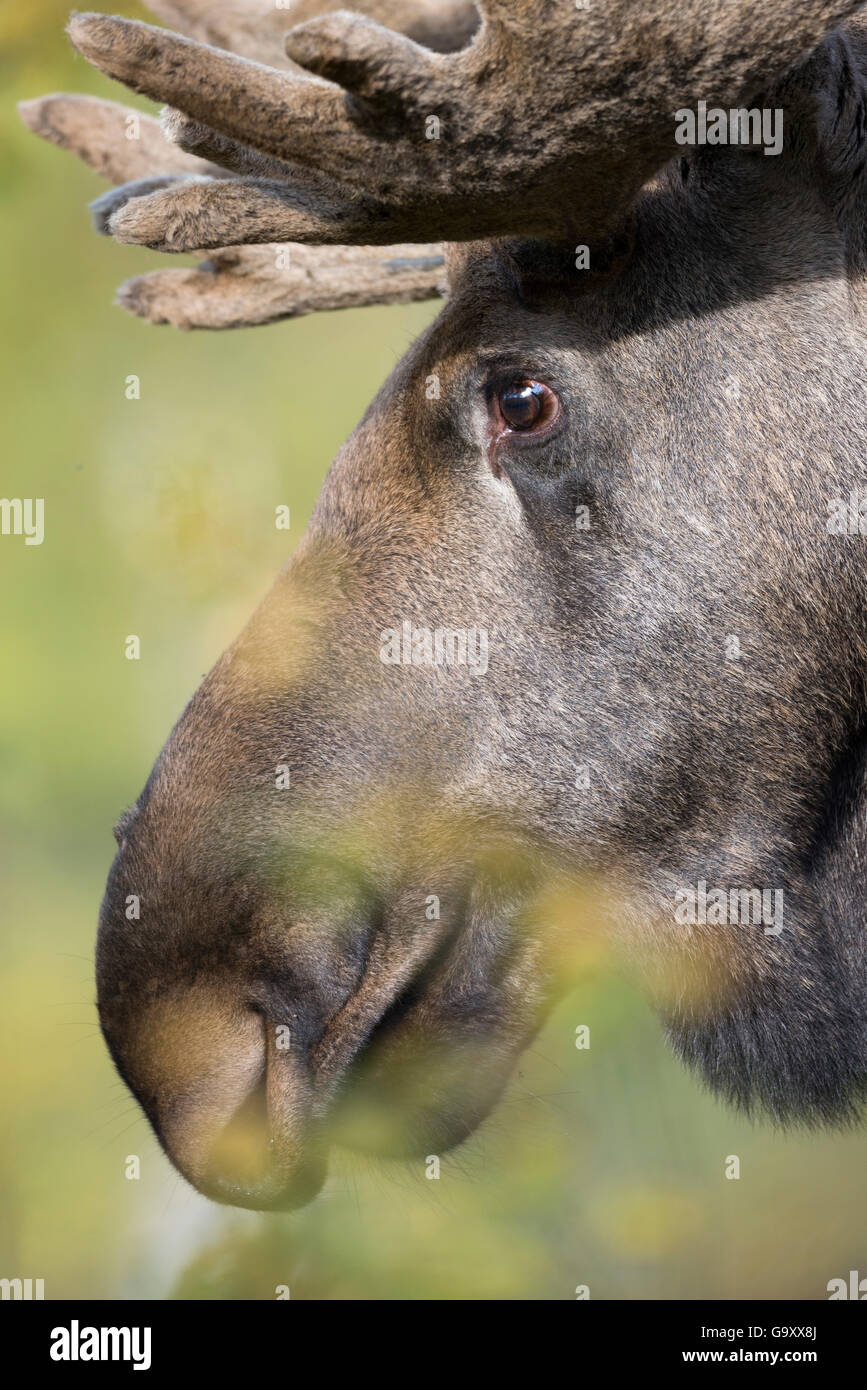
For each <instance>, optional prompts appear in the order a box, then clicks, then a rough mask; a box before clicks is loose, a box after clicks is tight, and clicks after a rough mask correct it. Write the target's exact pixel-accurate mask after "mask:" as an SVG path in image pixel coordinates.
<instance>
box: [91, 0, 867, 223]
mask: <svg viewBox="0 0 867 1390" xmlns="http://www.w3.org/2000/svg"><path fill="white" fill-rule="evenodd" d="M859 8H860V3H856V0H792V3H791V4H789V5H788V6H778V5H773V6H762V5H756V4H755V3H754V0H736V2H735V3H730V4H726V5H716V6H713V7H712V8H711V9H710V11H709V10H708V6H707V4H706V0H684V3H683V4H681V5H680V6H678V7H677V9H675V8H674V7H672V6H671V4H670V0H648V3H647V4H645V5H642V6H636V5H635V4H634V2H633V0H608V3H606V4H605V5H596V6H591V8H590V9H588V10H583V9H582V10H579V9H575V8H572V7H570V6H569V5H566V4H565V3H564V4H563V5H557V6H555V5H552V4H551V3H548V2H547V0H526V3H522V4H520V5H518V4H516V3H515V0H483V3H481V4H480V9H481V12H482V16H483V21H484V22H483V28H482V30H481V32H480V33H479V35H478V36H477V38H476V40H475V41H474V42H473V43H472V44H471V45H470V47H469V48H466V49H463V50H462V51H460V52H458V53H452V54H448V55H441V54H435V53H432V52H431V51H430V50H429V49H426V48H422V47H420V46H419V45H418V44H415V43H413V42H412V41H411V40H409V39H407V38H406V37H404V36H402V35H399V34H396V33H393V32H391V31H388V30H386V29H383V28H382V27H381V26H380V25H378V24H376V23H374V22H372V21H371V20H369V19H365V18H362V17H359V16H358V15H351V14H347V13H343V12H338V13H335V14H330V15H327V16H325V17H324V18H320V19H316V20H311V21H310V22H309V23H306V24H303V25H301V26H300V27H298V28H295V29H293V30H292V31H291V32H290V33H289V35H288V36H287V40H286V49H287V52H288V54H289V56H290V57H291V58H292V59H293V60H294V61H295V62H296V63H299V64H301V65H302V66H303V67H305V68H306V69H307V70H308V71H309V72H310V73H311V74H313V76H312V77H299V76H296V75H295V74H294V73H291V72H289V73H287V72H281V71H277V70H276V69H273V68H268V67H264V66H261V65H259V64H257V63H251V62H249V61H247V60H245V59H243V58H238V57H235V56H233V55H231V54H229V53H225V52H220V51H218V50H215V49H211V48H206V47H203V46H201V45H200V44H197V43H195V42H192V41H190V40H187V39H183V38H180V37H178V36H176V35H174V34H171V33H169V32H167V31H165V30H159V29H154V28H152V27H151V26H149V25H144V24H140V23H136V22H133V21H127V20H121V19H109V18H106V17H104V16H99V15H79V16H76V17H75V18H74V19H73V21H72V23H71V25H70V34H71V37H72V40H73V42H74V43H75V45H76V46H77V47H78V48H79V49H80V50H81V52H82V53H83V54H84V55H85V57H87V58H88V59H89V60H90V61H91V62H93V63H94V64H95V65H96V66H97V67H100V68H101V69H102V70H103V71H105V72H106V73H108V74H109V75H110V76H112V77H116V78H118V79H120V80H121V81H124V82H126V83H127V84H128V85H130V86H131V87H133V88H134V89H135V90H137V91H140V92H144V93H145V94H146V95H148V96H150V97H152V98H154V99H156V100H158V101H165V102H168V103H169V104H171V105H172V106H176V107H178V108H179V109H180V110H182V111H183V112H184V113H185V115H186V116H187V117H189V118H191V119H192V120H193V121H196V122H199V123H202V124H204V125H206V126H209V127H212V128H213V129H215V130H216V131H218V132H220V133H221V134H222V135H224V136H227V137H229V139H231V140H233V141H236V142H238V143H239V144H240V145H242V146H252V147H253V148H255V149H256V150H258V151H260V152H262V153H264V154H266V155H269V156H271V157H276V158H277V159H280V160H284V161H287V162H289V163H291V164H292V165H293V166H296V167H299V166H300V167H301V168H303V169H305V170H307V171H310V172H311V173H317V174H318V175H320V176H322V175H324V176H326V178H327V184H326V185H325V186H320V187H318V188H311V187H310V186H309V185H308V186H304V185H303V183H302V186H301V187H300V188H299V187H296V186H295V185H294V184H293V183H292V182H287V183H282V182H280V181H277V180H267V179H259V178H250V179H246V180H244V185H243V187H240V186H239V183H238V181H236V180H229V181H222V182H216V181H215V182H212V183H200V182H197V183H188V184H184V185H181V186H176V187H172V188H168V189H166V190H165V191H164V192H161V193H155V194H152V195H151V196H150V197H147V198H136V199H135V200H134V201H132V202H130V203H128V204H127V205H126V206H125V207H124V208H122V209H121V210H120V211H119V212H118V213H116V214H115V217H114V219H113V221H112V230H113V232H114V233H115V235H117V236H118V237H119V238H121V239H122V240H124V241H133V242H143V243H146V244H148V245H152V246H158V247H161V248H163V249H172V250H188V249H196V248H199V247H212V246H215V245H218V244H223V245H224V244H226V243H227V242H256V241H261V240H269V241H274V240H278V239H279V240H287V239H288V240H293V241H314V242H324V243H327V242H332V243H333V242H342V243H352V244H377V245H381V244H385V243H389V242H394V241H396V240H402V241H421V240H424V241H428V240H429V239H430V238H431V236H434V237H437V238H441V239H446V240H477V239H478V238H480V237H508V236H514V235H518V236H536V237H547V238H551V239H558V238H561V237H564V236H566V235H570V236H571V235H579V237H580V240H581V241H585V242H592V241H593V240H595V239H600V238H602V237H604V236H605V235H606V234H607V233H608V232H609V230H610V229H611V227H612V225H613V224H616V223H617V222H619V221H620V219H621V218H622V216H623V215H624V213H625V212H626V210H627V209H628V207H629V206H630V204H631V203H632V201H633V200H634V198H635V196H636V195H637V193H638V191H639V189H640V188H641V185H642V184H643V183H644V182H646V180H647V179H648V178H649V177H651V176H652V175H653V173H654V172H655V171H656V169H657V168H659V167H660V165H661V164H663V163H665V162H667V160H668V158H669V157H670V156H671V155H672V154H673V153H675V152H676V149H677V147H676V145H675V143H674V117H673V113H674V111H675V110H676V109H677V108H678V107H681V106H683V105H684V104H685V103H688V102H690V101H693V100H695V99H696V98H698V97H701V98H704V99H706V100H707V101H708V102H709V103H714V104H719V105H730V104H732V103H734V102H736V101H738V100H740V99H742V98H743V97H744V96H745V95H748V94H750V93H754V92H755V91H756V90H757V89H758V88H762V87H764V86H765V85H766V84H767V83H768V81H769V80H771V79H773V78H775V77H777V76H778V75H780V74H781V73H782V72H784V71H785V70H786V69H787V68H789V67H790V66H792V65H793V64H794V63H795V62H796V61H797V60H799V59H800V58H801V57H802V56H803V55H804V54H805V53H807V52H809V51H810V50H811V49H812V48H813V47H814V46H815V45H816V44H817V43H818V42H819V41H820V40H821V38H822V37H823V35H824V34H825V33H826V32H827V31H828V30H829V29H831V28H833V27H834V26H835V25H836V24H838V23H839V22H840V21H842V20H843V19H845V18H846V17H847V16H848V15H850V14H852V13H853V12H854V11H856V10H857V9H859ZM323 79H324V80H323ZM431 135H433V136H434V137H436V136H438V137H439V138H427V137H429V136H431Z"/></svg>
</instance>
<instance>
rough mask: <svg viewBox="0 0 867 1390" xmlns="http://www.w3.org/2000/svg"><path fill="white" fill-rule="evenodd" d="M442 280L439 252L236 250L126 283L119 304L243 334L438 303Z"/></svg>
mask: <svg viewBox="0 0 867 1390" xmlns="http://www.w3.org/2000/svg"><path fill="white" fill-rule="evenodd" d="M444 274H445V257H444V255H443V251H442V248H441V247H439V246H436V245H432V246H420V245H417V244H413V245H406V246H389V247H381V246H337V247H332V246H234V247H229V248H228V249H227V250H224V251H217V252H215V253H214V255H213V256H212V258H211V259H210V261H207V262H205V264H204V265H201V266H198V267H196V268H195V269H192V270H187V269H184V270H174V269H173V270H154V271H151V272H150V273H149V274H147V275H139V276H137V277H136V278H135V279H133V280H127V281H126V283H125V284H123V285H122V286H121V288H120V290H119V291H118V296H117V302H118V304H120V305H121V306H122V307H123V308H125V309H129V310H130V311H131V312H132V313H134V314H138V315H139V317H140V318H144V319H149V320H150V322H151V323H171V324H174V325H175V326H176V327H177V328H245V327H251V326H253V325H255V324H263V323H275V322H276V321H278V320H280V319H287V318H298V317H299V316H301V315H302V314H311V313H315V312H318V311H321V310H326V309H354V308H360V307H363V306H366V305H369V304H408V303H411V302H413V301H416V300H422V299H436V298H438V297H439V296H440V295H441V294H442V293H443V279H444Z"/></svg>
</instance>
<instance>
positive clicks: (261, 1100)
mask: <svg viewBox="0 0 867 1390" xmlns="http://www.w3.org/2000/svg"><path fill="white" fill-rule="evenodd" d="M270 1139H271V1135H270V1130H269V1124H268V1095H267V1087H266V1077H265V1073H264V1072H263V1073H262V1075H261V1076H260V1078H259V1080H258V1082H257V1083H256V1085H255V1086H254V1087H253V1089H252V1090H251V1091H250V1093H249V1095H248V1096H247V1097H246V1098H245V1099H244V1100H243V1101H242V1102H241V1104H240V1105H239V1106H238V1108H237V1110H236V1111H235V1112H234V1114H233V1115H232V1117H231V1119H230V1120H229V1122H228V1124H226V1125H225V1126H224V1127H223V1129H222V1130H221V1132H220V1134H219V1135H218V1137H217V1139H216V1140H215V1142H214V1144H213V1147H212V1148H211V1152H210V1155H209V1162H208V1169H209V1177H210V1178H211V1179H212V1181H215V1182H217V1183H219V1184H220V1186H228V1187H231V1188H235V1187H238V1188H248V1187H250V1186H254V1185H256V1184H258V1183H260V1182H261V1181H262V1180H263V1179H264V1178H265V1177H266V1176H267V1173H268V1166H269V1150H270V1147H271V1145H270Z"/></svg>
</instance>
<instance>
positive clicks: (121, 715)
mask: <svg viewBox="0 0 867 1390" xmlns="http://www.w3.org/2000/svg"><path fill="white" fill-rule="evenodd" d="M127 12H129V13H132V12H133V11H132V9H131V8H130V9H128V11H127ZM66 13H67V7H66V5H65V4H61V3H58V0H26V3H25V0H14V3H10V0H7V3H6V4H5V5H4V6H3V7H2V8H0V41H2V46H3V57H2V60H0V62H2V76H3V92H4V95H3V101H2V107H0V132H2V148H3V161H4V162H3V169H2V175H0V198H2V203H3V210H4V216H3V218H2V232H0V235H2V238H3V248H2V264H3V272H4V273H3V277H2V279H3V288H2V311H3V321H4V324H5V329H6V332H5V335H4V339H3V346H2V352H3V361H2V364H0V379H2V382H3V386H4V388H5V391H6V400H5V407H4V425H5V429H4V432H5V436H6V438H5V449H4V453H5V459H4V467H3V478H2V489H0V490H2V493H3V495H4V496H9V497H14V496H43V497H44V498H45V499H46V533H47V539H46V541H45V544H44V545H43V546H41V547H25V546H24V545H23V543H22V542H21V541H20V540H16V539H13V538H5V539H4V540H3V541H2V543H0V571H2V584H3V593H4V595H5V600H6V601H5V605H4V615H3V624H2V641H3V662H2V670H3V681H2V686H0V757H2V765H3V770H4V776H3V779H2V786H0V855H2V861H0V871H2V883H3V895H2V902H3V927H2V985H0V990H2V994H0V1027H2V1044H3V1045H2V1053H0V1056H2V1062H0V1088H2V1109H3V1115H4V1125H3V1139H2V1153H0V1274H2V1275H4V1276H9V1277H11V1276H14V1275H18V1276H22V1277H42V1278H44V1279H45V1282H46V1293H47V1296H48V1297H50V1298H51V1297H78V1296H81V1297H93V1298H107V1297H127V1298H165V1297H171V1296H174V1297H181V1298H239V1299H250V1298H273V1297H275V1290H276V1288H277V1287H278V1286H279V1285H289V1286H290V1288H291V1290H292V1297H293V1298H328V1299H342V1298H347V1299H367V1298H372V1299H380V1298H381V1299H388V1298H401V1299H413V1298H431V1299H454V1298H471V1299H472V1298H510V1299H511V1298H521V1299H537V1298H554V1299H558V1298H562V1299H569V1298H572V1297H574V1290H575V1287H576V1285H579V1284H589V1285H590V1289H591V1296H592V1297H593V1298H627V1299H628V1298H675V1297H679V1298H694V1297H701V1296H709V1297H713V1298H740V1297H747V1298H768V1297H776V1296H782V1297H788V1298H796V1297H808V1298H822V1297H825V1296H826V1294H825V1286H826V1284H827V1281H828V1280H829V1279H830V1278H832V1277H834V1276H837V1275H843V1274H845V1273H846V1271H848V1270H849V1269H850V1268H860V1269H861V1271H862V1273H863V1272H864V1271H865V1241H864V1234H865V1217H867V1195H865V1191H864V1183H863V1174H864V1169H865V1159H867V1138H865V1136H864V1135H863V1134H862V1133H847V1134H804V1133H797V1134H780V1133H776V1132H774V1131H773V1129H771V1128H770V1127H768V1126H763V1125H758V1126H755V1127H753V1126H751V1125H750V1124H749V1123H747V1122H746V1121H744V1120H743V1119H740V1118H738V1117H736V1116H734V1115H732V1114H731V1113H730V1112H728V1111H726V1110H725V1109H724V1108H722V1107H721V1106H719V1105H717V1104H716V1103H715V1102H714V1101H712V1100H711V1099H710V1098H709V1097H708V1096H707V1095H705V1094H704V1093H703V1092H702V1091H701V1090H700V1089H699V1087H698V1085H697V1084H696V1083H695V1082H694V1080H693V1079H692V1078H691V1077H689V1076H688V1075H687V1074H686V1073H685V1072H684V1071H683V1069H682V1068H681V1067H680V1066H679V1065H678V1064H677V1063H676V1062H675V1061H674V1059H673V1058H672V1057H671V1056H670V1055H669V1053H668V1052H667V1050H666V1048H665V1046H664V1043H663V1040H662V1036H661V1029H660V1026H659V1024H658V1022H657V1021H656V1019H654V1018H653V1017H652V1016H651V1014H650V1012H649V1010H648V1008H647V1006H646V1004H645V1003H644V1002H643V1001H642V999H641V997H640V996H639V995H638V994H637V993H636V991H635V990H634V989H633V988H632V987H631V986H628V985H627V984H625V983H623V982H622V981H620V980H619V979H618V977H617V976H616V975H615V974H614V973H613V972H612V971H611V970H610V969H609V968H608V967H607V965H606V963H605V961H604V959H602V958H600V959H599V960H598V961H595V962H593V963H592V964H591V967H590V969H589V970H588V973H587V975H586V978H585V981H584V983H583V985H582V987H581V989H580V990H579V991H578V992H577V993H576V995H575V996H574V997H573V998H571V999H570V1000H569V1001H568V1002H567V1003H565V1004H564V1005H563V1006H562V1007H561V1008H560V1010H559V1011H558V1013H557V1015H556V1016H555V1017H554V1018H553V1019H552V1021H551V1023H550V1025H549V1026H548V1027H547V1029H546V1030H545V1033H544V1034H543V1036H542V1037H541V1038H540V1040H539V1042H538V1045H537V1046H536V1047H534V1048H533V1049H532V1050H531V1051H530V1052H529V1053H528V1054H527V1056H526V1058H525V1060H524V1063H523V1065H522V1069H521V1075H520V1076H518V1077H516V1079H515V1082H514V1084H513V1085H512V1087H511V1088H510V1091H509V1093H508V1095H507V1097H506V1100H505V1102H504V1103H503V1104H502V1105H501V1107H500V1108H499V1110H498V1111H497V1112H496V1114H495V1115H494V1117H493V1118H492V1119H491V1120H490V1121H489V1122H488V1123H487V1124H486V1125H485V1126H484V1127H483V1129H482V1131H481V1132H480V1133H479V1134H478V1135H477V1136H476V1138H474V1139H473V1140H472V1141H471V1142H470V1143H468V1144H467V1145H466V1146H464V1148H463V1149H461V1150H460V1151H458V1152H457V1153H454V1154H452V1155H447V1156H445V1157H444V1159H443V1162H442V1173H441V1177H440V1179H439V1180H438V1181H430V1180H428V1179H427V1178H426V1177H425V1167H424V1165H423V1164H422V1163H420V1162H418V1163H406V1164H377V1163H374V1162H372V1161H368V1160H360V1159H354V1158H352V1157H351V1156H349V1155H347V1156H344V1157H342V1158H341V1159H340V1160H339V1162H338V1165H337V1167H336V1169H335V1172H334V1174H333V1176H332V1178H331V1180H330V1182H329V1185H328V1186H327V1188H326V1191H325V1193H324V1195H323V1196H322V1197H321V1198H320V1199H319V1200H318V1201H317V1202H316V1203H314V1204H313V1205H312V1206H311V1207H309V1208H308V1209H306V1210H305V1211H302V1212H300V1213H298V1214H295V1215H290V1216H285V1217H283V1216H279V1217H275V1216H259V1215H256V1214H253V1213H243V1212H233V1211H229V1210H226V1209H221V1208H218V1207H216V1206H213V1205H211V1204H210V1203H208V1202H206V1201H205V1200H204V1199H203V1198H201V1197H199V1196H198V1195H197V1194H195V1193H194V1192H192V1191H191V1190H190V1189H189V1188H188V1187H187V1186H186V1184H185V1183H183V1181H182V1180H181V1179H180V1178H178V1177H177V1176H176V1174H175V1173H174V1171H173V1170H172V1169H171V1168H170V1166H169V1164H168V1162H167V1161H166V1160H165V1158H164V1157H163V1156H162V1154H161V1153H160V1151H159V1150H158V1148H157V1146H156V1144H155V1141H154V1140H153V1138H152V1136H151V1135H150V1132H149V1130H148V1127H147V1125H146V1122H145V1121H144V1120H143V1118H142V1117H141V1115H140V1114H139V1112H138V1109H137V1107H136V1106H135V1104H134V1103H133V1102H132V1101H131V1100H130V1098H129V1096H128V1095H127V1094H126V1092H125V1089H124V1087H123V1085H122V1084H121V1083H120V1082H119V1081H118V1079H117V1077H116V1076H115V1074H114V1071H113V1068H112V1067H111V1065H110V1063H109V1061H108V1058H107V1055H106V1053H105V1049H104V1047H103V1044H102V1042H101V1039H100V1037H99V1033H98V1028H97V1025H96V1021H95V1012H94V1009H93V1004H92V999H93V982H92V965H91V952H92V941H93V934H94V926H95V920H96V913H97V908H98V904H99V901H100V897H101V893H102V886H103V882H104V877H105V873H106V870H107V868H108V865H109V863H110V860H111V857H112V853H113V849H114V845H113V841H112V838H111V833H110V832H111V826H112V824H113V822H114V820H115V818H116V816H117V814H118V813H119V811H120V810H121V809H122V807H123V806H124V805H125V804H127V803H128V802H130V801H131V800H132V799H133V797H134V796H135V795H136V794H137V792H138V790H139V789H140V787H141V785H142V784H143V782H144V780H145V777H146V776H147V773H148V771H149V769H150V766H151V763H152V761H153V759H154V757H155V755H156V753H157V751H158V750H159V747H160V745H161V743H162V742H163V740H164V738H165V736H166V734H167V732H168V730H169V728H170V726H171V724H172V722H173V720H174V719H175V718H176V716H177V714H178V713H179V711H180V709H181V708H182V706H183V703H184V701H185V700H186V699H187V698H188V696H189V695H190V694H191V693H192V691H193V690H194V689H195V687H196V685H197V683H198V681H199V679H200V677H201V675H202V674H203V673H204V672H205V671H206V670H207V668H208V667H209V666H210V664H211V663H212V662H213V661H214V659H215V658H216V657H217V655H218V654H219V652H220V651H221V650H222V648H223V647H224V645H225V644H226V643H227V641H228V640H229V639H230V638H231V637H232V636H233V635H234V634H235V632H236V631H237V630H238V628H239V627H240V625H241V623H242V621H243V619H244V618H245V616H246V615H248V614H249V612H250V611H251V609H252V607H253V605H254V603H255V601H256V600H257V598H258V597H259V596H261V594H262V593H263V592H264V591H265V589H266V588H267V586H268V583H269V581H270V579H271V578H272V577H273V576H274V574H275V573H276V572H277V570H278V568H279V567H280V565H281V564H282V562H283V560H284V558H285V553H286V538H285V535H284V534H283V533H281V532H278V531H276V530H275V528H274V526H273V515H274V507H275V506H276V505H277V504H278V503H281V502H285V503H288V504H289V505H290V506H291V509H292V517H293V529H292V532H291V535H292V537H293V538H294V540H296V541H297V538H298V537H299V535H300V533H301V531H302V529H303V526H304V522H305V519H306V517H307V515H308V514H309V512H310V509H311V506H312V504H313V501H314V499H315V496H316V493H317V490H318V488H319V485H320V483H321V479H322V476H323V473H324V470H325V468H326V466H327V464H328V461H329V460H330V458H331V457H332V456H333V454H334V452H335V450H336V449H337V447H338V446H339V444H340V442H341V441H342V439H343V438H344V437H345V436H346V435H347V434H348V433H349V431H350V430H351V428H352V427H353V425H354V423H355V421H356V420H357V419H358V418H359V416H360V415H361V413H362V411H363V409H364V407H365V405H366V404H367V402H368V400H369V398H370V397H371V396H372V394H373V393H374V391H375V390H376V388H377V387H378V385H379V384H380V382H381V381H382V380H383V378H384V377H385V376H386V375H387V373H388V371H389V370H390V368H391V366H392V365H393V363H394V362H395V361H396V360H397V358H398V357H399V356H400V355H401V353H402V352H403V351H404V349H405V347H406V345H407V344H408V342H409V341H410V340H411V339H412V337H413V336H414V335H415V334H416V333H417V332H418V331H419V329H420V328H421V327H422V326H423V325H424V324H425V323H426V322H427V321H428V320H429V319H430V317H431V315H432V313H433V312H434V311H433V309H432V307H431V306H424V305H423V306H414V307H408V308H405V309H404V308H394V309H371V310H366V311H359V312H355V313H345V314H341V315H339V316H337V315H323V316H322V317H320V318H318V319H311V318H308V319H304V320H301V321H299V322H297V323H290V324H284V325H279V326H276V327H272V328H267V329H261V330H254V331H247V332H241V333H235V334H228V335H183V334H179V333H176V332H174V331H172V330H169V329H156V328H152V327H148V326H146V325H144V324H142V323H140V322H139V321H137V320H135V319H131V318H127V317H125V316H124V315H123V314H122V313H121V312H120V311H119V310H117V309H115V308H113V307H112V297H113V292H114V288H115V286H116V285H117V284H118V283H119V282H120V281H121V280H122V279H123V278H125V276H127V275H130V274H134V273H137V272H139V271H140V270H141V269H142V268H143V267H144V266H145V265H146V264H148V263H150V262H154V263H155V262H156V261H157V260H158V258H157V257H152V256H149V254H148V253H146V252H139V251H136V250H134V249H132V248H124V247H119V246H116V245H114V244H112V243H110V242H106V241H101V240H99V239H98V238H96V237H95V236H94V235H93V234H92V232H91V231H90V228H89V222H88V216H87V213H86V208H85V205H86V202H87V201H88V199H89V198H91V197H94V196H95V195H96V194H97V193H98V192H99V191H100V189H101V187H102V185H101V183H100V181H99V180H98V179H97V178H96V176H94V175H93V174H91V173H90V172H89V171H87V170H86V169H84V168H82V167H80V166H78V165H77V164H76V163H75V161H74V160H72V159H71V158H70V157H68V156H66V155H64V154H62V153H61V152H59V151H57V150H55V149H53V148H50V147H48V146H45V145H43V144H41V143H40V142H38V141H37V140H35V139H34V138H33V137H32V136H30V135H29V134H27V133H26V132H25V131H24V130H23V128H21V127H20V125H19V123H18V122H17V119H16V116H15V112H14V102H15V100H17V99H21V98H25V97H32V96H36V95H39V94H41V93H43V92H47V91H52V90H60V89H68V90H69V89H71V90H83V91H84V90H86V91H92V92H101V93H105V94H109V95H110V94H116V91H115V90H114V89H113V88H112V85H111V84H110V83H108V82H105V81H103V80H102V79H101V78H100V77H99V76H98V75H97V74H95V73H94V72H93V71H92V70H91V69H90V68H89V67H88V66H87V65H86V64H85V63H84V62H83V61H82V60H80V59H79V58H77V57H76V56H75V55H73V54H72V52H71V51H70V49H69V47H68V44H67V43H66V41H65V38H64V36H63V22H64V20H65V17H66ZM138 13H141V11H138ZM122 99H124V100H128V97H123V98H122ZM130 373H135V374H137V375H138V376H139V377H140V378H141V383H142V395H141V399H140V400H139V401H134V402H131V401H128V400H126V399H125V396H124V381H125V378H126V376H127V375H128V374H130ZM131 632H135V633H138V634H139V635H140V637H141V639H142V660H141V661H140V662H128V661H126V660H124V659H123V641H124V637H125V636H126V634H127V633H131ZM579 1024H587V1025H589V1027H590V1029H591V1040H592V1043H591V1048H590V1049H589V1051H579V1050H577V1049H576V1048H575V1045H574V1039H575V1029H576V1026H577V1025H579ZM131 1153H135V1154H139V1155H140V1156H141V1160H142V1176H141V1179H140V1180H139V1181H128V1180H126V1178H125V1177H124V1160H125V1158H126V1156H127V1155H128V1154H131ZM730 1154H737V1155H739V1156H740V1159H741V1174H742V1176H741V1178H740V1180H739V1181H728V1180H726V1178H725V1176H724V1172H725V1163H726V1157H727V1155H730Z"/></svg>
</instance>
